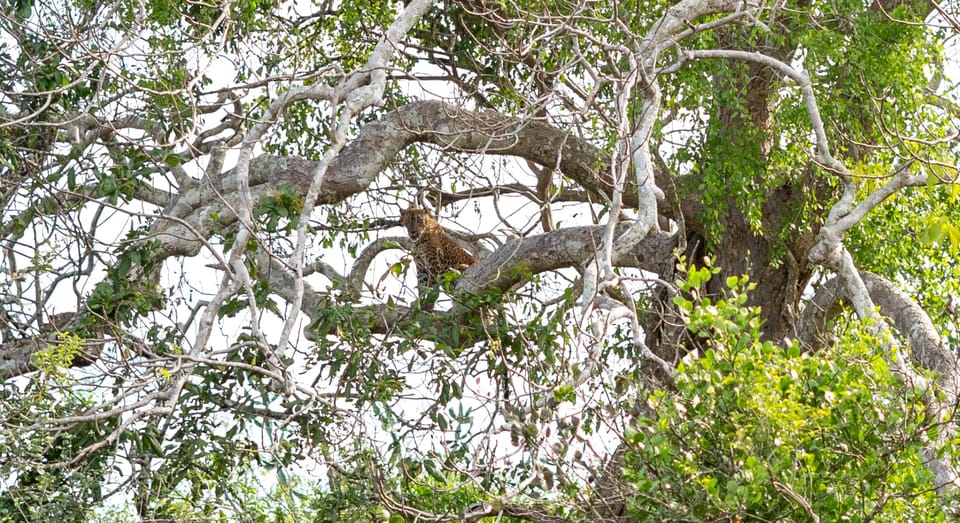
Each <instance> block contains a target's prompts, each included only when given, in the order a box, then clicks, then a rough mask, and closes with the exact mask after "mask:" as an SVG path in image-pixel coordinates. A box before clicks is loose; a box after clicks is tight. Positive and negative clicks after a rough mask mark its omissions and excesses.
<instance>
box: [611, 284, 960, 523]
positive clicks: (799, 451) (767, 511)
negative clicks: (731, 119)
mask: <svg viewBox="0 0 960 523" xmlns="http://www.w3.org/2000/svg"><path fill="white" fill-rule="evenodd" d="M706 272H707V270H706V269H692V270H691V272H690V278H689V280H688V281H687V283H686V284H685V285H684V286H683V287H684V288H686V289H687V290H689V291H690V292H691V294H693V295H694V296H696V294H697V293H698V291H700V290H702V289H703V286H702V281H703V280H702V278H703V276H704V275H705V273H706ZM727 284H728V285H729V286H730V288H729V290H728V291H727V292H726V293H725V296H724V297H723V298H722V299H720V300H718V301H717V302H716V303H712V302H711V300H710V299H709V298H701V299H699V300H698V299H696V298H694V300H693V301H691V300H688V299H681V300H680V301H682V305H681V307H682V308H684V309H686V310H689V311H690V316H689V319H688V321H687V326H688V328H689V329H690V330H691V331H693V332H694V333H695V334H697V335H698V336H700V337H702V338H705V339H706V340H707V342H708V344H707V349H706V352H705V354H704V355H703V357H702V358H698V359H696V360H690V361H689V362H687V363H685V364H683V365H681V366H680V367H679V368H678V372H679V375H678V378H677V382H676V383H677V393H676V394H666V393H659V394H656V395H654V396H652V397H651V398H650V400H649V404H648V407H649V411H648V412H650V414H648V415H646V416H643V417H641V418H639V419H638V420H637V422H636V428H635V429H634V430H632V431H630V432H628V434H627V441H628V443H630V446H631V451H630V453H629V454H628V457H627V465H626V470H625V475H626V477H627V478H628V479H629V481H630V482H631V483H632V484H633V485H634V486H635V487H636V489H637V496H636V498H635V499H634V501H633V502H632V503H631V507H630V509H631V511H632V513H633V515H634V517H636V518H637V519H638V520H644V521H646V520H654V519H658V520H714V519H730V518H734V519H735V518H741V519H744V520H783V519H786V520H791V521H803V520H809V519H810V518H811V517H812V516H813V515H816V516H817V517H819V518H822V519H823V520H828V521H843V520H855V521H859V520H876V521H906V520H910V521H947V520H948V519H949V516H948V514H946V513H945V512H944V509H943V506H942V505H941V504H940V503H939V501H938V499H937V497H936V496H935V494H934V489H933V486H934V485H933V484H932V483H931V479H932V478H931V476H930V474H929V473H927V472H926V471H925V470H924V469H923V467H922V463H923V462H924V457H923V446H924V444H925V442H926V441H927V440H928V438H932V437H935V433H936V431H937V430H939V429H938V427H937V426H936V425H935V424H932V423H931V422H930V420H929V419H927V418H926V417H925V413H924V408H923V405H922V403H921V402H920V396H921V395H922V391H920V390H916V389H912V388H909V387H908V388H905V389H904V388H901V387H898V384H899V378H897V377H896V376H895V375H894V373H893V372H892V371H891V370H890V368H889V366H888V365H887V363H886V362H885V360H884V358H883V357H882V356H881V355H880V354H878V353H877V352H876V350H875V348H876V347H877V346H878V345H879V342H878V340H877V339H876V338H875V337H873V336H872V335H871V334H870V333H869V329H867V328H865V326H864V325H862V324H860V323H858V322H853V323H849V324H846V325H845V326H844V327H843V328H841V329H840V334H841V335H840V337H839V340H838V342H837V344H836V345H835V346H834V347H832V348H831V349H830V350H828V351H822V352H819V353H817V354H809V353H806V352H803V351H802V350H801V348H800V347H799V346H798V345H797V344H796V343H795V342H794V343H792V344H790V345H787V346H786V347H777V346H775V345H774V344H772V343H771V342H769V341H761V340H760V338H759V332H760V331H759V327H760V325H759V323H758V318H757V311H756V310H755V309H754V310H751V309H749V308H746V307H744V306H743V305H744V303H745V301H746V300H745V293H746V292H748V291H749V288H750V284H749V283H748V282H746V281H744V280H740V279H737V278H733V277H732V278H730V279H728V281H727Z"/></svg>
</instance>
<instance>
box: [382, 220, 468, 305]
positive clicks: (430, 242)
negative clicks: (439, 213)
mask: <svg viewBox="0 0 960 523" xmlns="http://www.w3.org/2000/svg"><path fill="white" fill-rule="evenodd" d="M400 223H401V224H402V225H403V226H404V227H406V228H407V234H408V235H409V236H410V239H412V240H413V243H414V250H413V262H414V263H415V264H416V266H417V285H418V286H420V287H421V288H423V287H434V286H436V285H437V278H439V277H440V276H441V275H443V274H444V273H445V272H447V271H449V270H450V269H457V270H460V271H462V270H464V269H466V268H467V267H470V266H471V265H473V264H474V263H477V257H476V256H474V255H472V254H470V253H469V252H467V251H466V250H465V249H464V248H463V247H460V246H459V245H457V244H456V243H455V242H454V241H453V240H451V239H450V237H449V236H447V233H446V231H444V229H443V227H441V226H440V224H439V223H437V221H436V220H434V219H433V217H432V216H431V215H430V212H429V211H427V210H426V209H418V208H416V207H411V208H409V209H406V210H403V211H400Z"/></svg>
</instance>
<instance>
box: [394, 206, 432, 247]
mask: <svg viewBox="0 0 960 523" xmlns="http://www.w3.org/2000/svg"><path fill="white" fill-rule="evenodd" d="M432 222H433V218H431V217H430V213H429V212H428V211H427V210H426V209H417V208H415V207H411V208H409V209H405V210H403V211H400V223H402V224H403V226H404V227H406V228H407V233H408V234H410V237H411V238H413V239H414V240H415V239H417V237H419V236H420V233H421V232H423V230H424V229H426V228H427V227H428V226H429V225H430V223H432Z"/></svg>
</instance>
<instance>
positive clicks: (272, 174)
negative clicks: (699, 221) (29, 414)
mask: <svg viewBox="0 0 960 523" xmlns="http://www.w3.org/2000/svg"><path fill="white" fill-rule="evenodd" d="M414 143H427V144H434V145H437V146H440V147H443V148H444V149H447V150H450V151H456V152H468V153H478V154H479V153H482V154H500V155H510V156H516V157H519V158H523V159H525V160H528V161H530V162H534V163H536V164H539V165H543V166H544V167H549V168H553V169H556V170H558V171H560V172H562V173H563V175H565V176H567V177H568V178H570V179H572V180H574V181H575V182H577V183H578V184H579V185H580V186H582V187H583V188H584V189H585V190H586V191H588V192H590V193H593V195H594V196H595V197H596V198H597V199H601V200H602V199H603V198H604V197H605V196H608V195H609V191H610V190H611V188H612V185H611V184H610V183H609V178H608V177H606V175H605V174H602V173H604V172H605V171H604V169H603V167H602V166H603V163H604V160H603V159H602V158H601V156H600V152H599V150H598V149H597V148H596V147H594V146H593V145H592V144H590V143H588V142H586V141H584V140H582V139H580V138H578V137H576V136H573V135H572V134H570V133H569V132H567V131H565V130H562V129H558V128H555V127H552V126H550V125H548V124H546V123H544V122H539V121H529V120H522V119H519V118H511V117H507V116H503V115H501V114H499V113H495V112H492V111H485V112H472V111H467V110H464V109H461V108H459V107H456V106H454V105H450V104H446V103H443V102H436V101H428V102H415V103H412V104H409V105H406V106H404V107H401V108H398V109H396V110H395V111H392V112H390V113H387V114H386V115H384V116H383V117H382V118H380V119H379V120H376V121H374V122H371V123H369V124H367V125H365V126H364V127H363V128H362V129H361V131H360V133H359V135H358V137H357V138H356V139H355V140H353V141H352V142H351V143H350V144H348V145H347V146H346V147H345V148H344V149H343V150H342V151H341V153H340V155H339V156H338V157H337V158H336V159H335V160H334V161H333V162H332V163H331V164H330V166H329V168H328V170H327V173H326V176H325V178H324V180H323V184H322V186H321V187H320V191H319V194H318V196H317V203H321V204H333V203H337V202H342V201H344V200H345V199H347V198H349V197H351V196H353V195H356V194H358V193H360V192H363V191H365V190H367V189H368V188H369V187H370V184H371V183H373V181H374V179H375V178H376V177H377V175H379V174H380V172H382V171H383V169H385V168H386V167H387V166H388V165H389V163H390V162H392V161H393V160H394V158H395V157H396V155H397V154H398V153H399V152H400V151H401V150H402V149H404V148H405V147H408V146H409V145H411V144H414ZM317 163H318V162H314V161H311V160H306V159H303V158H297V157H280V156H274V155H268V154H264V155H261V156H259V157H256V158H254V159H252V160H251V162H250V165H249V182H250V194H251V204H252V206H253V207H256V205H257V203H258V202H259V201H260V199H262V198H264V197H267V196H271V195H273V194H274V193H275V191H276V190H277V189H278V188H279V187H280V186H285V187H288V188H290V189H292V190H294V191H296V192H298V193H300V194H306V192H307V191H308V189H309V187H310V184H311V182H312V181H313V175H314V173H315V171H316V167H317ZM237 186H238V184H237V181H236V175H235V174H234V171H227V172H225V173H224V174H223V175H221V176H219V177H211V176H207V177H204V178H203V179H202V180H200V181H198V182H197V183H195V184H192V185H190V186H185V187H181V192H180V193H179V194H177V195H176V196H175V198H174V199H173V201H172V202H171V203H170V204H169V205H167V206H166V208H165V209H164V211H163V213H162V215H161V216H159V217H158V219H157V221H156V222H155V223H154V225H153V228H152V233H153V234H152V235H151V239H156V240H159V241H160V247H159V249H158V256H159V259H158V260H156V262H157V264H156V265H157V266H158V267H159V266H161V265H162V264H161V263H159V262H160V261H162V260H163V259H166V258H170V257H176V256H194V255H196V254H197V253H199V252H200V250H201V249H203V248H204V246H207V248H208V249H209V250H210V252H211V253H213V254H215V255H217V256H219V248H218V247H214V246H212V245H210V244H209V243H208V242H209V241H210V239H211V238H213V237H214V235H215V234H217V233H219V232H222V231H224V230H229V228H230V227H235V226H236V224H237V220H238V219H237V215H236V214H235V213H234V211H233V209H236V208H238V206H240V205H242V203H241V198H240V195H239V194H238V192H237ZM625 200H626V201H627V202H628V204H630V205H633V206H635V205H636V202H637V199H636V192H635V191H634V192H632V193H629V194H627V195H625ZM551 234H555V235H554V236H547V235H543V236H542V237H533V238H527V239H522V240H514V241H511V242H507V244H506V245H505V246H503V247H502V248H501V249H498V251H497V252H495V253H493V254H491V255H490V256H488V257H487V258H485V259H484V260H481V262H480V263H478V264H476V265H475V266H474V267H472V268H471V269H470V270H469V271H467V274H466V275H465V277H464V278H463V279H462V280H461V282H460V284H459V285H460V287H458V288H461V289H462V291H461V292H467V291H469V292H477V293H480V292H485V291H487V290H490V289H493V288H497V289H500V290H507V289H509V288H510V287H511V286H512V285H514V284H516V283H518V282H520V281H521V280H522V279H523V278H525V277H529V275H531V274H536V273H539V272H544V271H550V270H555V269H557V268H561V267H571V266H577V265H579V264H581V263H582V262H583V261H584V260H586V259H588V258H589V256H590V255H592V254H593V253H594V252H595V250H596V248H597V246H598V245H599V243H600V237H599V234H600V229H599V228H571V229H564V230H560V231H555V232H554V233H551ZM674 247H675V239H674V238H672V237H669V236H668V235H660V236H655V237H651V238H650V239H649V240H648V241H647V240H645V242H644V243H643V244H642V245H641V246H640V247H639V248H638V250H637V251H635V252H632V253H625V254H624V255H621V256H619V258H618V263H622V264H624V265H625V266H631V267H651V268H653V267H660V268H662V264H663V263H664V260H667V261H669V260H671V259H672V249H673V248H674ZM651 270H655V269H651ZM275 274H277V275H280V276H276V279H277V280H278V281H277V282H274V283H275V284H276V283H280V284H286V283H289V282H286V281H284V277H283V276H282V272H276V273H275ZM147 276H149V277H150V278H152V279H156V278H157V276H158V275H157V274H153V275H137V276H136V277H147ZM478 282H482V283H478ZM281 288H284V287H283V285H281ZM290 288H292V287H290ZM280 294H283V293H282V292H280ZM308 294H310V293H308ZM292 295H293V294H290V296H292ZM322 303H323V296H322V294H319V293H312V294H310V295H309V296H307V297H305V298H304V301H303V306H302V307H301V309H302V310H303V311H304V312H305V313H306V314H308V315H310V316H313V315H314V314H315V312H316V311H317V307H320V306H322ZM368 312H371V313H372V318H373V319H372V320H371V321H373V323H374V324H375V325H377V326H379V327H382V328H383V329H384V330H386V329H389V326H390V325H394V324H395V323H396V321H398V320H399V318H401V317H403V311H402V308H401V309H400V310H397V309H394V310H388V309H387V308H386V307H379V306H371V307H370V308H369V311H368ZM379 327H378V328H379ZM45 346H46V345H45V342H44V341H43V338H42V337H33V338H26V339H22V340H12V341H9V342H5V343H3V344H0V379H7V378H10V377H13V376H18V375H21V374H24V373H27V372H31V371H33V370H36V368H35V366H34V365H33V364H32V363H31V359H32V355H33V354H34V353H35V352H36V351H37V350H39V349H41V348H43V347H45ZM87 362H88V359H87V358H85V359H83V361H82V362H81V361H80V360H79V359H78V361H77V362H76V364H80V363H87Z"/></svg>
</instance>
